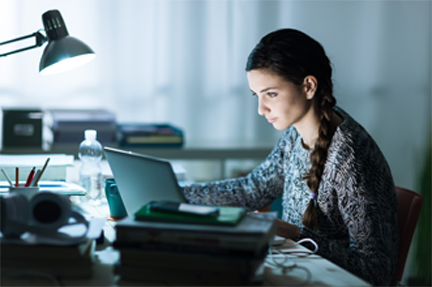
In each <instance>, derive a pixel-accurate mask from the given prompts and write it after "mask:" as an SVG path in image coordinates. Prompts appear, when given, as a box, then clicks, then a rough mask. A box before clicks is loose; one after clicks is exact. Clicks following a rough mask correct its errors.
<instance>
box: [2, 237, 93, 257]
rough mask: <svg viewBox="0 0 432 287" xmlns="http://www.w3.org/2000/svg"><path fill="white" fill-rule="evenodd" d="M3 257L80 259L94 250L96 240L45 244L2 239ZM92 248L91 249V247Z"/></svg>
mask: <svg viewBox="0 0 432 287" xmlns="http://www.w3.org/2000/svg"><path fill="white" fill-rule="evenodd" d="M0 242H1V244H0V248H1V259H2V260H3V259H19V260H22V259H25V260H33V259H40V258H45V259H47V260H49V259H63V258H64V259H79V258H82V257H83V256H85V254H86V252H87V253H89V252H90V253H92V252H93V250H94V240H93V239H88V240H85V241H84V242H82V243H80V244H73V245H66V246H63V245H44V244H37V245H33V244H12V243H4V240H3V239H1V240H0ZM89 248H90V249H89Z"/></svg>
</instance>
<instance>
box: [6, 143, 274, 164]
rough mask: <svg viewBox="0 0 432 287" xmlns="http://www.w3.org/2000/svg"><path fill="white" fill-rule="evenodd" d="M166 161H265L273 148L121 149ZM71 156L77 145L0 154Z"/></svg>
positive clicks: (15, 150)
mask: <svg viewBox="0 0 432 287" xmlns="http://www.w3.org/2000/svg"><path fill="white" fill-rule="evenodd" d="M121 149H124V150H128V151H133V152H137V153H142V154H146V155H150V156H154V157H160V158H166V159H186V160H200V159H202V160H226V159H265V158H266V157H267V156H268V155H269V153H270V151H271V150H272V148H271V147H254V148H253V147H245V148H241V147H231V148H229V147H223V148H222V147H221V148H219V147H216V148H207V147H185V148H121ZM55 153H62V154H71V155H74V156H75V158H78V147H77V146H76V145H73V146H71V145H69V146H68V145H64V146H54V147H53V148H52V149H51V150H42V149H41V148H3V149H2V150H0V154H55Z"/></svg>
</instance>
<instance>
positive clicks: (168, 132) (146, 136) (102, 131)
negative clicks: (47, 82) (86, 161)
mask: <svg viewBox="0 0 432 287" xmlns="http://www.w3.org/2000/svg"><path fill="white" fill-rule="evenodd" d="M1 112H2V114H3V118H2V120H3V125H2V127H0V128H1V129H2V146H3V147H4V148H17V147H40V148H43V149H44V150H50V149H51V148H52V147H53V146H62V145H63V146H64V145H69V146H70V145H78V144H79V143H80V142H81V141H82V136H83V134H84V131H85V130H87V129H94V130H97V132H98V140H99V141H100V142H101V143H102V144H103V145H115V146H119V147H151V148H154V147H155V148H159V147H176V148H178V147H182V146H183V143H184V136H183V131H182V130H181V129H179V128H177V127H175V126H173V125H170V124H156V123H119V122H117V121H116V117H115V114H114V113H112V112H110V111H107V110H104V109H46V110H42V109H36V108H33V109H14V108H2V110H1ZM0 122H1V121H0Z"/></svg>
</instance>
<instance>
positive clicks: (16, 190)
mask: <svg viewBox="0 0 432 287" xmlns="http://www.w3.org/2000/svg"><path fill="white" fill-rule="evenodd" d="M38 192H39V186H38V185H36V186H26V185H25V182H22V183H20V184H19V186H16V185H14V186H9V194H22V195H24V196H25V197H27V199H28V200H30V199H31V198H32V197H33V195H36V194H37V193H38Z"/></svg>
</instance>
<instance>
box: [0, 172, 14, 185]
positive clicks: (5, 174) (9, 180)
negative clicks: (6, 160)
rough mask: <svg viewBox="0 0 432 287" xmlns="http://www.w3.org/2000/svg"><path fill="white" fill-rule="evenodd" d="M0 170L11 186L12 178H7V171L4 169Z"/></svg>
mask: <svg viewBox="0 0 432 287" xmlns="http://www.w3.org/2000/svg"><path fill="white" fill-rule="evenodd" d="M1 171H2V173H3V174H4V176H5V177H6V179H7V181H8V182H9V185H10V186H11V187H13V186H14V185H13V183H12V180H11V179H10V178H9V176H8V175H7V173H6V172H5V171H4V169H1Z"/></svg>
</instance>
